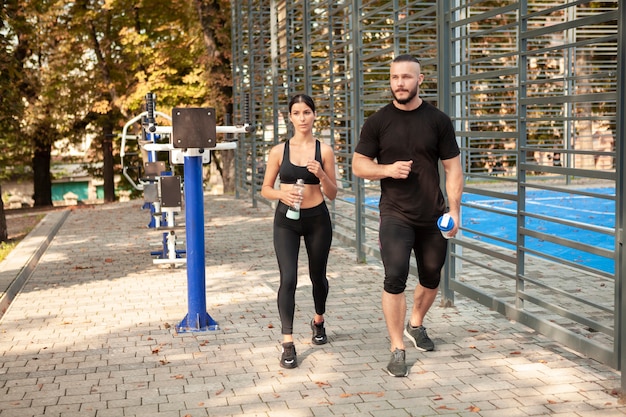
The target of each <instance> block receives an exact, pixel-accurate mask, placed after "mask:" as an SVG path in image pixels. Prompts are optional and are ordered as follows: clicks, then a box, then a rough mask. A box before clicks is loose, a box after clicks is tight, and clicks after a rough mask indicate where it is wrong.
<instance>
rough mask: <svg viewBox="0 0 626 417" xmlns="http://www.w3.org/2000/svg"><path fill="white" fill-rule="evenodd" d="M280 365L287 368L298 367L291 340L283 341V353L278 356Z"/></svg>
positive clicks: (294, 348)
mask: <svg viewBox="0 0 626 417" xmlns="http://www.w3.org/2000/svg"><path fill="white" fill-rule="evenodd" d="M280 366H281V367H282V368H287V369H293V368H296V367H298V359H297V358H296V347H295V346H294V345H293V342H287V343H283V353H282V355H281V356H280Z"/></svg>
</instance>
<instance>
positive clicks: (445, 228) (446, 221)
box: [437, 213, 454, 239]
mask: <svg viewBox="0 0 626 417" xmlns="http://www.w3.org/2000/svg"><path fill="white" fill-rule="evenodd" d="M437 227H439V230H441V235H442V236H443V237H444V238H446V239H450V238H451V237H452V236H451V235H450V231H451V230H452V229H454V219H453V218H452V217H451V216H450V214H449V213H444V215H443V216H441V217H439V219H438V220H437Z"/></svg>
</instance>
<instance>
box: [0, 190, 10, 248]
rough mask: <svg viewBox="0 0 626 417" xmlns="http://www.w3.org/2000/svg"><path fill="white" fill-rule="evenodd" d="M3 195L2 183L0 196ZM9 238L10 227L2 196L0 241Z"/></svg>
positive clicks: (0, 199) (0, 202) (0, 205)
mask: <svg viewBox="0 0 626 417" xmlns="http://www.w3.org/2000/svg"><path fill="white" fill-rule="evenodd" d="M1 195H2V185H0V196H1ZM7 240H9V229H8V227H7V216H6V214H5V212H4V202H3V201H2V198H0V243H1V242H6V241H7Z"/></svg>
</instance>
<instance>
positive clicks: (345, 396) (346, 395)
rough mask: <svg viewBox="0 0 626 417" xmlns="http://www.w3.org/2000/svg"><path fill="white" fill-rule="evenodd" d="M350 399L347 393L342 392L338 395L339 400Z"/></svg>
mask: <svg viewBox="0 0 626 417" xmlns="http://www.w3.org/2000/svg"><path fill="white" fill-rule="evenodd" d="M349 397H352V394H348V393H347V392H343V393H341V394H339V398H349Z"/></svg>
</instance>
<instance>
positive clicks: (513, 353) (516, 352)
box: [511, 350, 522, 355]
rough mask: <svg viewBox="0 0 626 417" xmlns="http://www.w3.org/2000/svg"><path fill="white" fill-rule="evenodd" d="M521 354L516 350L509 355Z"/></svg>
mask: <svg viewBox="0 0 626 417" xmlns="http://www.w3.org/2000/svg"><path fill="white" fill-rule="evenodd" d="M521 354H522V352H520V351H518V350H516V351H515V352H511V355H521Z"/></svg>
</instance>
